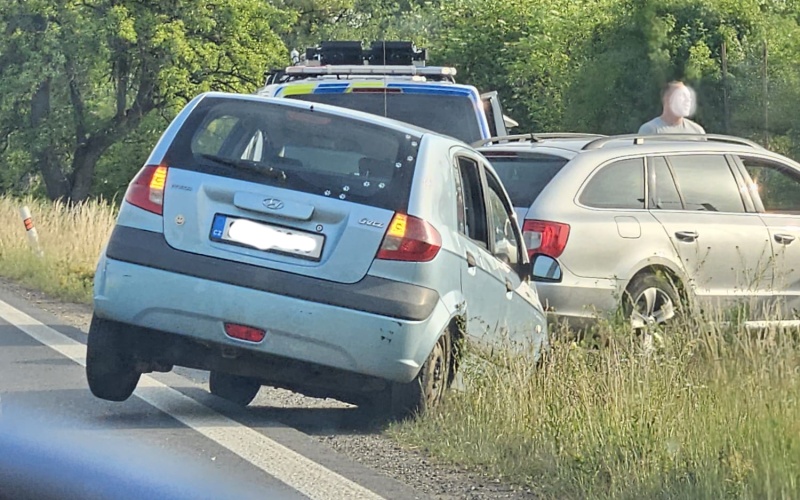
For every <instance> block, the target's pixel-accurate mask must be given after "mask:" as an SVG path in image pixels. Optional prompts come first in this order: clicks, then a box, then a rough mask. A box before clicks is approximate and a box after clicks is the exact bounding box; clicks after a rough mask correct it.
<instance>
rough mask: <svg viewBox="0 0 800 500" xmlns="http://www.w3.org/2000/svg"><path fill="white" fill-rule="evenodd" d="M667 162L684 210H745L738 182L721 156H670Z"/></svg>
mask: <svg viewBox="0 0 800 500" xmlns="http://www.w3.org/2000/svg"><path fill="white" fill-rule="evenodd" d="M667 161H669V163H670V165H672V171H673V172H674V173H675V179H676V182H677V184H678V189H680V192H681V194H682V195H683V202H684V204H685V205H686V210H704V211H710V212H734V213H739V212H744V202H743V201H742V195H741V193H740V192H739V185H738V183H737V182H736V178H735V177H734V176H733V172H731V168H730V166H729V165H728V160H726V159H725V157H724V156H722V155H685V156H670V157H668V158H667Z"/></svg>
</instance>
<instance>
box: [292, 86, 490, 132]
mask: <svg viewBox="0 0 800 500" xmlns="http://www.w3.org/2000/svg"><path fill="white" fill-rule="evenodd" d="M287 97H288V98H291V99H300V100H303V101H310V102H318V103H323V104H331V105H333V106H339V107H343V108H349V109H355V110H358V111H364V112H366V113H372V114H374V115H380V116H386V117H388V118H392V119H395V120H399V121H402V122H406V123H410V124H412V125H416V126H417V127H422V128H425V129H428V130H432V131H434V132H438V133H440V134H444V135H448V136H450V137H455V138H456V139H459V140H461V141H464V142H466V143H472V142H475V141H477V140H479V139H481V130H480V126H479V124H478V111H477V110H476V108H475V105H474V104H473V102H472V100H470V98H469V97H468V96H466V95H445V94H439V93H436V94H433V93H431V94H416V93H414V94H411V93H408V91H405V92H402V93H401V92H398V93H392V92H388V93H387V92H347V93H342V94H294V95H289V96H287Z"/></svg>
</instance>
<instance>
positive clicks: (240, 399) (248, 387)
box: [208, 371, 261, 407]
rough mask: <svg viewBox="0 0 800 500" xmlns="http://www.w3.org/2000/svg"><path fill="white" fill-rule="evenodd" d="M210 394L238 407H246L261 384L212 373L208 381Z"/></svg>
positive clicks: (246, 379) (233, 376)
mask: <svg viewBox="0 0 800 500" xmlns="http://www.w3.org/2000/svg"><path fill="white" fill-rule="evenodd" d="M208 387H209V390H210V392H211V394H213V395H215V396H218V397H220V398H222V399H227V400H228V401H230V402H231V403H234V404H236V405H238V406H242V407H244V406H247V405H249V404H250V403H251V402H252V401H253V399H255V397H256V394H258V391H259V390H260V389H261V382H259V381H258V380H256V379H253V378H249V377H242V376H240V375H230V374H228V373H222V372H217V371H212V372H211V374H210V376H209V379H208Z"/></svg>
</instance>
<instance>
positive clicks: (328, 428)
mask: <svg viewBox="0 0 800 500" xmlns="http://www.w3.org/2000/svg"><path fill="white" fill-rule="evenodd" d="M0 287H2V288H4V289H6V290H8V291H10V292H13V293H15V294H16V295H18V296H20V297H22V298H24V299H26V300H27V301H28V302H30V303H31V304H34V305H36V306H37V307H39V308H41V309H43V310H45V311H47V312H49V313H51V314H54V315H56V316H57V317H59V318H61V319H62V320H63V321H64V323H65V324H66V325H69V326H73V327H76V328H79V329H81V330H83V331H84V332H85V331H88V328H89V322H90V320H91V314H92V308H91V306H89V305H86V304H75V303H69V302H63V301H60V300H55V299H53V298H51V297H48V296H46V295H45V294H43V293H41V292H39V291H36V290H32V289H29V288H26V287H23V286H21V285H19V284H17V283H14V282H12V281H9V280H7V279H4V278H0ZM176 371H178V372H179V373H180V374H182V375H184V376H187V377H189V378H192V379H194V380H196V381H201V382H205V380H206V379H205V374H204V373H202V372H197V371H194V370H182V369H177V370H176ZM347 408H352V407H351V406H350V405H347V404H345V403H341V402H339V401H335V400H332V399H316V398H309V397H305V396H302V395H300V394H296V393H293V392H290V391H285V390H282V389H273V388H270V387H264V388H262V390H261V392H260V393H259V395H258V397H257V398H256V400H255V401H254V402H253V403H252V408H251V410H252V411H253V413H254V414H255V416H258V415H260V414H262V413H263V414H264V416H265V417H268V418H273V419H277V420H279V421H282V423H284V424H286V425H289V426H292V427H295V428H296V429H298V430H300V431H302V432H304V433H306V434H308V435H311V436H313V437H314V438H315V439H317V440H319V441H320V442H321V443H324V444H325V445H327V446H329V447H331V448H333V449H334V450H336V451H337V452H339V453H342V454H343V455H345V456H347V457H348V458H350V459H351V460H354V461H356V462H358V463H361V464H363V465H365V466H368V467H370V468H372V469H375V470H378V471H381V472H383V473H385V474H387V475H389V476H391V477H393V478H395V479H397V480H398V481H401V482H403V483H405V484H408V485H410V486H412V487H413V488H414V489H416V490H417V491H419V492H420V493H423V494H426V495H430V496H431V497H432V498H435V499H441V500H449V499H469V500H483V499H523V498H534V495H533V494H532V493H531V492H530V491H528V490H524V489H523V490H521V489H519V488H518V487H514V486H511V485H508V484H505V483H503V482H502V481H500V480H499V479H496V478H492V477H488V476H486V475H484V474H482V473H481V472H479V471H470V470H467V469H464V468H461V467H458V466H455V465H451V464H443V463H439V462H437V461H435V460H434V459H432V458H431V457H429V456H427V455H426V454H425V453H424V452H422V451H420V450H411V449H407V448H404V447H403V446H401V445H400V444H399V443H397V442H396V441H394V440H392V439H390V438H388V437H386V436H385V435H384V433H383V429H382V428H381V427H379V426H376V425H375V424H373V423H372V422H370V421H368V420H367V419H366V418H363V419H362V418H360V417H359V415H360V413H359V412H353V413H351V412H347V415H348V416H347V417H345V418H344V419H340V420H336V421H331V420H329V419H327V418H326V419H320V418H319V415H320V413H314V412H305V413H304V412H303V410H309V409H332V410H335V409H347ZM275 410H282V411H278V412H276V411H275ZM287 410H288V411H287ZM323 415H324V413H323Z"/></svg>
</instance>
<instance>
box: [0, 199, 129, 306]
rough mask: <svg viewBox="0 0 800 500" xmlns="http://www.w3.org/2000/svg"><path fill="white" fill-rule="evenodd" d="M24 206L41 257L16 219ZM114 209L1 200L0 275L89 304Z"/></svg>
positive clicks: (102, 205) (94, 203)
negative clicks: (33, 226)
mask: <svg viewBox="0 0 800 500" xmlns="http://www.w3.org/2000/svg"><path fill="white" fill-rule="evenodd" d="M24 205H27V206H28V207H29V208H30V210H31V213H32V216H33V222H34V225H35V227H36V230H37V232H38V234H39V243H40V246H41V249H42V252H43V256H42V257H39V256H37V254H36V253H35V252H34V251H33V250H32V249H31V247H30V245H29V243H28V238H27V235H26V232H25V227H24V225H23V223H22V219H21V218H20V214H19V209H20V207H22V206H24ZM115 217H116V212H115V210H114V209H113V208H112V207H110V206H109V205H108V204H106V203H103V202H100V201H90V202H86V203H84V204H81V205H79V206H76V207H68V206H67V205H65V204H63V203H52V202H48V201H42V200H36V199H32V198H23V199H18V198H6V197H2V198H0V221H2V223H3V228H4V230H3V231H2V232H0V275H2V276H5V277H8V278H11V279H13V280H16V281H18V282H20V283H22V284H24V285H28V286H31V287H34V288H36V289H39V290H41V291H43V292H45V293H47V294H49V295H51V296H53V297H57V298H60V299H64V300H69V301H74V302H82V303H91V296H92V279H93V276H94V269H95V265H96V263H97V258H98V257H99V255H100V251H101V250H102V248H103V245H105V243H106V241H107V239H108V236H109V235H110V234H111V229H112V228H113V224H114V219H115Z"/></svg>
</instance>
